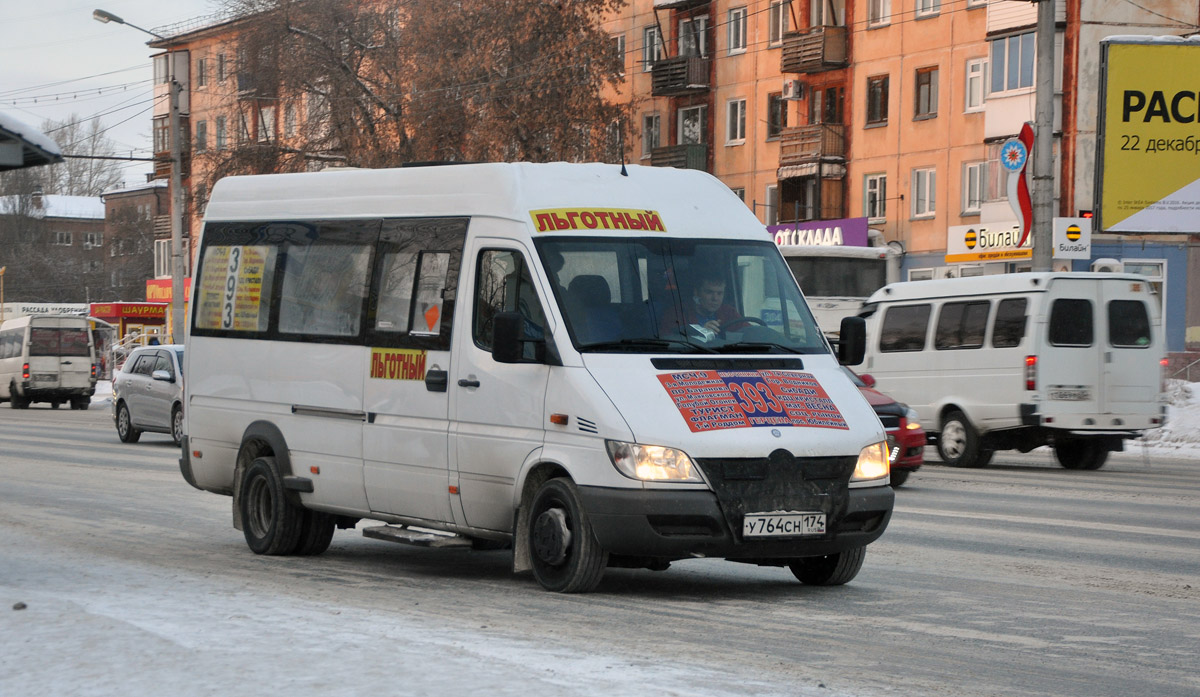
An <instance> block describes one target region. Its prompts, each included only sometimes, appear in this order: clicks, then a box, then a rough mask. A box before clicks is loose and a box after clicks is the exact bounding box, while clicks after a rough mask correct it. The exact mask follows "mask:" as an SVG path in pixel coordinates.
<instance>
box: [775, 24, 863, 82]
mask: <svg viewBox="0 0 1200 697" xmlns="http://www.w3.org/2000/svg"><path fill="white" fill-rule="evenodd" d="M846 36H847V32H846V27H813V28H812V29H809V30H808V31H807V32H803V33H801V32H797V31H790V32H787V33H786V34H784V35H783V59H782V62H781V68H780V70H782V71H783V72H785V73H819V72H821V71H823V70H834V69H836V68H844V67H846V65H848V64H849V51H848V49H847V43H846Z"/></svg>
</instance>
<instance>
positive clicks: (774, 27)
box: [767, 0, 792, 46]
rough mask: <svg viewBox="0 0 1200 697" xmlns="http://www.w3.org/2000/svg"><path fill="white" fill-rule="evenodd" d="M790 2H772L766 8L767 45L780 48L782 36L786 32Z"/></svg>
mask: <svg viewBox="0 0 1200 697" xmlns="http://www.w3.org/2000/svg"><path fill="white" fill-rule="evenodd" d="M791 4H792V3H791V0H772V2H771V4H770V5H769V6H768V7H767V45H768V46H782V45H783V35H784V34H785V33H786V32H787V30H788V17H789V16H790V14H791Z"/></svg>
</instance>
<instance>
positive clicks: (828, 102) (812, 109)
mask: <svg viewBox="0 0 1200 697" xmlns="http://www.w3.org/2000/svg"><path fill="white" fill-rule="evenodd" d="M845 93H846V91H845V90H844V89H843V88H841V87H826V88H825V89H823V90H813V91H812V96H811V97H809V98H808V122H809V123H841V122H842V99H843V98H844V97H845Z"/></svg>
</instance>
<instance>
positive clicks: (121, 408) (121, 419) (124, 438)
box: [117, 402, 142, 443]
mask: <svg viewBox="0 0 1200 697" xmlns="http://www.w3.org/2000/svg"><path fill="white" fill-rule="evenodd" d="M117 437H118V438H120V439H121V442H122V443H136V442H138V439H139V438H141V437H142V432H141V431H139V430H137V429H136V428H134V427H133V421H132V420H131V419H130V418H129V407H127V406H125V402H121V403H120V404H118V405H117Z"/></svg>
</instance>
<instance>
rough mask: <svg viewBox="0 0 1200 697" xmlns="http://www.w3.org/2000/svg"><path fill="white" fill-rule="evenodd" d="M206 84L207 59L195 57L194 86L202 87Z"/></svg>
mask: <svg viewBox="0 0 1200 697" xmlns="http://www.w3.org/2000/svg"><path fill="white" fill-rule="evenodd" d="M207 84H208V59H207V58H197V59H196V87H197V88H200V87H204V86H205V85H207Z"/></svg>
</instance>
